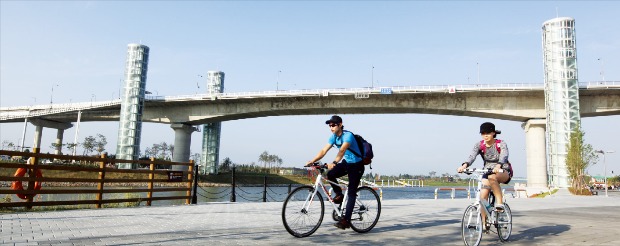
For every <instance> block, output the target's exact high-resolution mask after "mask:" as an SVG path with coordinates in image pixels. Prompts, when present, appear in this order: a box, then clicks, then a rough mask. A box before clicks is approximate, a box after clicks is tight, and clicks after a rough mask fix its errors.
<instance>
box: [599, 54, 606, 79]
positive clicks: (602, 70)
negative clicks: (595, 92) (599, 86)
mask: <svg viewBox="0 0 620 246" xmlns="http://www.w3.org/2000/svg"><path fill="white" fill-rule="evenodd" d="M598 60H599V61H600V62H601V78H602V79H603V82H605V67H604V66H603V58H598Z"/></svg>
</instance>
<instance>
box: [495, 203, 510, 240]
mask: <svg viewBox="0 0 620 246" xmlns="http://www.w3.org/2000/svg"><path fill="white" fill-rule="evenodd" d="M496 227H497V235H498V236H499V240H500V241H502V242H506V241H508V238H510V234H511V233H512V211H510V207H509V206H508V204H507V203H504V212H503V213H497V226H496Z"/></svg>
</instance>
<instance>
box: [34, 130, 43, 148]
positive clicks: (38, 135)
mask: <svg viewBox="0 0 620 246" xmlns="http://www.w3.org/2000/svg"><path fill="white" fill-rule="evenodd" d="M35 126H36V128H35V129H34V143H33V144H32V152H35V149H36V150H41V135H43V126H40V125H39V126H37V125H35ZM36 153H40V151H36Z"/></svg>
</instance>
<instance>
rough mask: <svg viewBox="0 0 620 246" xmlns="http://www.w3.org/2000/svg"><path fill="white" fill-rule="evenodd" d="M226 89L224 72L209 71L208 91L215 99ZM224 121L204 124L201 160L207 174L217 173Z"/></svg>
mask: <svg viewBox="0 0 620 246" xmlns="http://www.w3.org/2000/svg"><path fill="white" fill-rule="evenodd" d="M223 91H224V72H221V71H209V72H207V93H208V94H209V96H210V97H211V98H213V99H215V97H216V95H217V94H218V93H221V92H223ZM221 131H222V123H221V122H215V123H209V124H204V125H203V129H202V155H201V161H202V163H203V164H204V165H205V171H204V172H205V174H217V173H218V166H219V156H220V134H221Z"/></svg>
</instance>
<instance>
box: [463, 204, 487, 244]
mask: <svg viewBox="0 0 620 246" xmlns="http://www.w3.org/2000/svg"><path fill="white" fill-rule="evenodd" d="M461 228H462V232H461V236H462V237H463V242H464V243H465V245H467V246H477V245H478V244H480V240H481V239H482V217H481V216H480V211H479V210H478V207H477V206H473V205H469V206H468V207H467V209H465V213H464V214H463V220H462V221H461Z"/></svg>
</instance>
